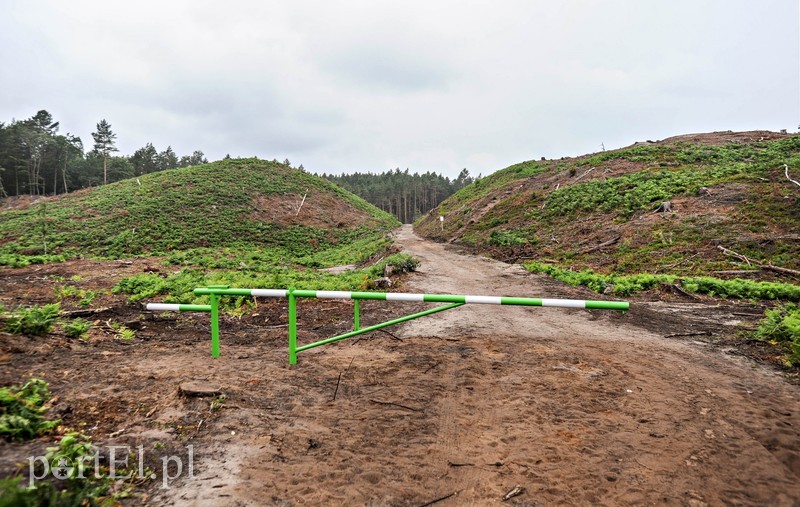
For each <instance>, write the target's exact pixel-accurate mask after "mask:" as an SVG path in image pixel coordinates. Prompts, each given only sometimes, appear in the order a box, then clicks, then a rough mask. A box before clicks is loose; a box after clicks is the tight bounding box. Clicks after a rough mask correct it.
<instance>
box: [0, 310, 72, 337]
mask: <svg viewBox="0 0 800 507" xmlns="http://www.w3.org/2000/svg"><path fill="white" fill-rule="evenodd" d="M60 312H61V306H60V305H59V304H58V303H53V304H50V305H44V306H41V307H37V306H34V307H31V308H28V309H20V310H17V312H16V313H15V314H14V315H12V316H11V318H9V319H7V320H6V325H5V328H6V330H7V331H8V332H9V333H13V334H31V335H37V336H43V335H46V334H47V333H49V332H50V330H51V329H52V328H53V324H54V323H55V321H56V319H57V318H58V315H59V313H60Z"/></svg>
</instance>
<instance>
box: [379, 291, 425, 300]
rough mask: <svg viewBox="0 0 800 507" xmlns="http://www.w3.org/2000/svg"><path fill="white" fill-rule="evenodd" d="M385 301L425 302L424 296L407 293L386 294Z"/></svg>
mask: <svg viewBox="0 0 800 507" xmlns="http://www.w3.org/2000/svg"><path fill="white" fill-rule="evenodd" d="M386 301H425V294H411V293H408V292H387V293H386Z"/></svg>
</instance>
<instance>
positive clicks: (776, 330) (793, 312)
mask: <svg viewBox="0 0 800 507" xmlns="http://www.w3.org/2000/svg"><path fill="white" fill-rule="evenodd" d="M754 337H755V338H756V339H758V340H765V341H768V342H770V343H773V344H776V345H781V346H782V347H784V349H785V350H786V362H787V363H788V364H789V365H790V366H798V365H800V305H797V304H793V303H788V304H786V305H782V306H779V307H777V308H774V309H772V310H768V311H767V312H766V314H765V317H764V319H763V320H762V321H761V322H760V323H759V326H758V329H757V330H756V331H755V333H754Z"/></svg>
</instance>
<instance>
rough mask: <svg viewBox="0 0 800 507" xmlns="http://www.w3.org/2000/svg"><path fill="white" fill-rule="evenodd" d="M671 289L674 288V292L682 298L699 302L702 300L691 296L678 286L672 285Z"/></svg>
mask: <svg viewBox="0 0 800 507" xmlns="http://www.w3.org/2000/svg"><path fill="white" fill-rule="evenodd" d="M670 287H672V290H673V291H675V292H677V293H678V294H680V295H681V296H686V297H687V298H689V299H692V300H694V301H699V300H700V298H699V297H697V296H695V295H694V294H689V293H688V292H686V291H685V290H683V289H681V288H680V287H678V284H675V283H673V284H672V285H670Z"/></svg>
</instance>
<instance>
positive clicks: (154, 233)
mask: <svg viewBox="0 0 800 507" xmlns="http://www.w3.org/2000/svg"><path fill="white" fill-rule="evenodd" d="M306 192H307V199H306V201H305V203H304V206H303V208H302V209H300V211H301V214H300V215H299V217H298V218H295V216H296V215H297V210H296V209H294V208H299V198H300V197H302V196H303V195H306ZM295 201H298V202H297V203H295ZM331 202H337V203H341V209H342V213H346V216H344V217H342V216H339V215H338V214H337V212H338V210H337V209H328V207H329V206H330V203H331ZM287 207H289V208H292V209H290V210H287V209H285V208H287ZM276 209H278V211H276ZM46 213H47V221H48V227H47V251H48V256H45V255H44V244H43V241H42V235H41V232H40V229H37V228H36V227H35V225H36V224H37V223H39V222H41V220H42V217H41V213H40V210H37V209H31V208H28V209H22V210H10V211H5V212H2V213H0V234H1V235H2V236H3V237H5V238H6V241H4V243H3V244H2V246H0V263H5V264H7V265H12V266H23V265H25V264H27V263H33V262H47V261H50V260H63V259H65V258H71V257H75V256H78V255H84V256H94V257H100V258H124V257H131V256H136V255H170V254H172V253H173V252H175V251H185V250H190V249H209V250H212V249H228V250H229V251H236V252H238V254H244V253H245V252H252V251H263V250H272V249H274V250H276V251H278V252H280V253H282V254H283V255H285V256H289V257H291V258H301V259H303V258H305V259H306V260H307V262H309V263H317V264H324V263H326V262H330V261H331V260H337V259H336V258H337V257H342V256H343V254H342V252H344V251H345V250H346V246H347V245H348V244H350V243H353V242H355V241H361V242H363V243H364V244H365V245H366V244H370V245H375V244H377V243H379V240H380V238H382V236H383V235H384V234H385V232H386V230H388V229H390V228H392V227H394V226H395V225H396V224H397V221H396V220H395V219H394V218H393V217H391V216H390V215H389V214H387V213H384V212H382V211H380V210H378V209H376V208H374V207H373V206H371V205H370V204H368V203H367V202H365V201H364V200H363V199H361V198H359V197H356V196H354V195H353V194H350V193H349V192H347V191H345V190H343V189H341V188H339V187H337V186H336V185H333V184H331V183H329V182H327V181H325V180H323V179H321V178H318V177H316V176H313V175H310V174H307V173H305V172H302V171H299V170H297V169H292V168H291V167H288V166H285V165H282V164H277V163H274V162H265V161H261V160H257V159H238V160H223V161H220V162H215V163H212V164H207V165H203V166H199V167H191V168H185V169H174V170H170V171H161V172H157V173H152V174H147V175H144V176H141V177H140V178H139V179H138V180H137V179H129V180H124V181H120V182H117V183H114V184H110V185H106V186H103V187H100V188H97V189H94V190H92V191H90V192H83V193H77V194H69V195H67V196H65V197H63V198H62V199H60V200H58V201H54V202H51V203H49V205H48V206H47V208H46ZM304 213H305V214H304ZM310 213H316V215H314V216H313V217H312V218H313V223H319V224H320V225H318V226H311V225H306V223H307V222H306V220H307V215H308V214H310ZM329 250H333V251H334V252H337V251H338V252H339V253H333V254H326V253H325V252H326V251H329ZM362 251H364V250H362ZM54 256H57V257H54ZM351 256H352V254H351Z"/></svg>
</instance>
